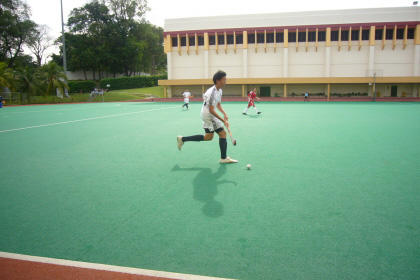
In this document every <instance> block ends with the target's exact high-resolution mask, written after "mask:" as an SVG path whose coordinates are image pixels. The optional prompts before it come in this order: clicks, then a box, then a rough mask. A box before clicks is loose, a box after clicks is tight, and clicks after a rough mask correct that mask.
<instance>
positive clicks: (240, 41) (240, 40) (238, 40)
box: [236, 34, 244, 44]
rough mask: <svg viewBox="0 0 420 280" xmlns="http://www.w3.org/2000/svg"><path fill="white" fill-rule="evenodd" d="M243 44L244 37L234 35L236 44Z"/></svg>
mask: <svg viewBox="0 0 420 280" xmlns="http://www.w3.org/2000/svg"><path fill="white" fill-rule="evenodd" d="M243 43H244V35H243V34H236V44H243Z"/></svg>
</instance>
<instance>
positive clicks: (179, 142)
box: [176, 136, 184, 151]
mask: <svg viewBox="0 0 420 280" xmlns="http://www.w3.org/2000/svg"><path fill="white" fill-rule="evenodd" d="M176 141H177V142H178V150H180V151H181V147H182V145H184V142H183V141H182V136H178V137H176Z"/></svg>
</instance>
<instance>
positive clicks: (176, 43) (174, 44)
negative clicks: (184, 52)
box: [172, 37, 178, 47]
mask: <svg viewBox="0 0 420 280" xmlns="http://www.w3.org/2000/svg"><path fill="white" fill-rule="evenodd" d="M172 47H178V37H172Z"/></svg>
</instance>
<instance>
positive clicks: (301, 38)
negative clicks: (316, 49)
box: [298, 31, 306, 42]
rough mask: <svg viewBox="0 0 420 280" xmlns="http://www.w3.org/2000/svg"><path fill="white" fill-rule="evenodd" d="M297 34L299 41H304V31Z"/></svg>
mask: <svg viewBox="0 0 420 280" xmlns="http://www.w3.org/2000/svg"><path fill="white" fill-rule="evenodd" d="M298 36H299V37H298V41H299V42H306V31H303V32H299V34H298Z"/></svg>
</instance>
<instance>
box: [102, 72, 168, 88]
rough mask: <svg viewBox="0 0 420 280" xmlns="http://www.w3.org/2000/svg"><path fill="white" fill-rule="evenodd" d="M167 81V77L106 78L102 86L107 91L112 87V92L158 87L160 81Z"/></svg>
mask: <svg viewBox="0 0 420 280" xmlns="http://www.w3.org/2000/svg"><path fill="white" fill-rule="evenodd" d="M165 79H167V75H157V76H136V77H120V78H106V79H102V80H101V82H100V86H101V88H103V89H106V88H107V85H110V88H109V89H110V90H118V89H130V88H144V87H153V86H157V85H158V80H165Z"/></svg>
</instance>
